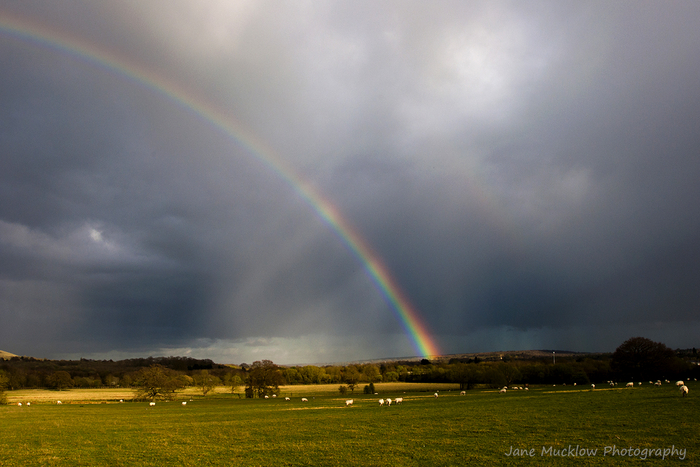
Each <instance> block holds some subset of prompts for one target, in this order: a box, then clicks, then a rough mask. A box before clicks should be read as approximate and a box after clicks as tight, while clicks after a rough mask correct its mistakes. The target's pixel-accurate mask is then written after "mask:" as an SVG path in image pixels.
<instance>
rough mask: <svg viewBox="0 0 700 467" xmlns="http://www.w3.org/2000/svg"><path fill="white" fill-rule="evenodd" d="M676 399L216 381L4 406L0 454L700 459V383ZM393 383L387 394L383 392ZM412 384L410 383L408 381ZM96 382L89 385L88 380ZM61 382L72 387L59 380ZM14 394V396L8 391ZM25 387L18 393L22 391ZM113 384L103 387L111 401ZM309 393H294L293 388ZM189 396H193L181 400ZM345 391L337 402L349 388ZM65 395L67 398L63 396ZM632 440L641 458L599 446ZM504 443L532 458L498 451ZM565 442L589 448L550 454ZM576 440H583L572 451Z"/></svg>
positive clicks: (195, 460) (671, 395) (610, 392)
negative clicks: (214, 385)
mask: <svg viewBox="0 0 700 467" xmlns="http://www.w3.org/2000/svg"><path fill="white" fill-rule="evenodd" d="M696 385H697V383H694V384H691V385H690V386H689V387H690V391H691V392H690V395H689V396H688V397H685V398H682V397H680V395H679V392H678V390H677V389H676V388H675V386H672V385H670V384H666V385H664V386H663V387H661V388H655V387H651V386H644V385H643V386H641V387H635V388H633V389H627V388H616V389H607V388H606V389H596V390H590V389H588V388H586V389H581V388H578V389H577V388H572V387H556V388H553V387H539V388H532V389H531V390H530V391H511V390H509V391H508V392H507V393H506V394H499V393H498V392H497V391H494V390H472V391H467V394H466V395H465V396H460V395H459V391H455V390H453V391H446V390H444V389H443V390H441V391H440V396H439V397H438V398H435V397H434V396H433V391H434V386H423V387H418V386H411V385H409V386H406V385H403V386H401V385H396V386H386V387H383V386H379V385H377V386H378V388H377V390H378V391H379V392H380V394H379V395H371V396H370V395H364V394H358V392H360V393H361V391H357V390H356V391H355V394H352V395H347V396H340V395H339V393H338V392H337V385H335V390H336V392H335V393H332V392H329V388H326V387H318V386H294V387H293V392H292V391H290V392H289V393H288V394H292V393H293V394H294V397H293V398H292V400H291V401H289V402H287V401H285V400H284V398H283V397H284V395H283V394H284V392H283V394H282V397H278V398H275V399H267V400H264V399H254V400H251V399H240V398H238V397H237V395H231V394H225V393H215V394H213V395H208V396H207V397H202V396H197V395H196V394H195V393H193V392H189V393H187V394H181V395H180V396H181V397H185V398H187V405H185V406H183V405H182V404H181V403H180V402H157V403H156V406H155V407H150V406H149V405H148V403H146V402H126V403H123V404H120V403H107V404H96V403H90V402H95V400H93V399H86V403H84V404H81V403H79V402H77V400H75V399H74V401H76V403H73V404H65V403H64V404H63V405H56V404H55V403H49V402H43V403H42V402H34V403H32V405H31V407H27V406H26V404H25V405H24V406H23V407H18V406H16V405H8V406H2V407H0V421H1V423H0V465H2V466H15V465H18V466H19V465H86V466H87V465H90V466H100V465H110V466H114V465H136V466H151V465H158V466H162V465H185V466H189V465H237V466H257V465H260V466H263V465H264V466H269V465H290V466H303V465H314V466H325V465H328V466H332V465H343V466H348V465H362V466H384V465H391V466H452V465H472V464H482V463H483V464H486V465H553V464H555V465H558V464H566V465H573V464H575V465H628V464H630V463H633V464H634V463H641V462H643V463H646V464H649V463H651V464H657V463H662V462H663V463H669V462H671V463H678V462H681V461H680V460H679V457H680V454H679V453H677V454H676V455H675V456H674V457H671V458H670V459H669V458H667V459H665V460H661V459H659V458H656V457H655V456H654V455H653V454H652V455H648V458H647V459H646V460H640V459H639V457H641V450H643V449H645V448H646V449H653V450H656V449H661V450H663V449H670V448H671V446H675V448H676V449H679V450H685V458H684V460H683V461H682V462H684V463H686V464H688V465H698V463H700V441H699V440H698V439H697V436H696V433H697V431H698V428H699V427H700V422H699V421H698V419H699V417H698V416H699V415H700V399H699V398H698V397H697V396H696V397H694V394H695V393H696V389H697V391H698V392H699V393H700V385H697V388H696V387H695V386H696ZM390 389H391V390H393V391H394V392H390V391H389V390H390ZM412 389H419V390H417V391H412ZM96 391H99V390H96ZM63 392H64V393H68V392H71V391H63ZM8 395H10V396H11V398H13V399H14V398H15V396H16V395H17V394H15V393H12V392H10V393H8ZM20 395H21V394H20ZM111 396H112V395H111V394H110V399H109V400H113V398H112V397H111ZM302 396H305V397H308V399H309V402H306V403H303V402H301V397H302ZM396 396H401V397H403V398H404V401H405V402H404V403H403V404H402V405H400V406H394V405H392V406H391V407H379V405H378V403H377V400H378V399H379V398H380V397H383V398H386V397H391V398H395V397H396ZM190 398H191V399H192V401H190V400H189V399H190ZM348 398H352V399H354V405H353V406H352V407H345V402H344V401H345V399H348ZM64 399H66V398H65V397H64ZM613 445H614V446H616V447H617V449H625V450H626V449H628V448H629V447H632V448H633V449H639V450H640V454H639V455H638V456H636V457H635V456H632V457H630V456H622V455H616V456H614V457H612V456H611V455H610V454H608V455H606V456H603V451H604V449H605V447H612V446H613ZM511 446H512V447H513V448H515V449H523V450H527V451H529V450H530V449H533V448H534V452H535V456H534V457H532V458H530V457H513V456H506V453H508V452H510V449H511ZM569 446H572V447H574V448H575V447H576V446H579V448H586V449H597V450H598V451H597V453H596V455H595V456H590V457H588V456H578V457H575V458H562V457H556V456H553V455H551V456H550V455H547V454H546V452H545V455H544V456H543V455H542V449H543V447H544V448H545V451H546V450H547V449H548V448H549V447H552V451H551V454H554V453H556V452H558V450H559V449H562V448H564V451H565V452H570V449H569ZM579 452H580V451H579Z"/></svg>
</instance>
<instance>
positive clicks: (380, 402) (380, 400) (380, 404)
mask: <svg viewBox="0 0 700 467" xmlns="http://www.w3.org/2000/svg"><path fill="white" fill-rule="evenodd" d="M383 405H384V399H379V406H380V407H381V406H383Z"/></svg>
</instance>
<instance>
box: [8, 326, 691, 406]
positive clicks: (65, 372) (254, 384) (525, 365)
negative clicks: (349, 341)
mask: <svg viewBox="0 0 700 467" xmlns="http://www.w3.org/2000/svg"><path fill="white" fill-rule="evenodd" d="M699 372H700V371H699V369H698V365H697V351H696V350H695V349H692V350H676V351H674V350H671V349H670V348H668V347H666V346H665V345H664V344H662V343H658V342H653V341H651V340H649V339H646V338H643V337H635V338H631V339H628V340H627V341H625V342H624V343H623V344H621V345H620V346H619V347H618V348H617V349H616V350H615V352H614V353H612V354H609V353H608V354H595V355H579V356H576V357H563V358H562V357H560V358H558V360H557V362H556V363H554V362H553V361H552V360H550V359H545V358H529V359H525V358H510V357H508V356H506V357H504V358H503V359H502V360H499V361H488V362H487V361H480V360H479V359H478V357H475V358H473V359H456V358H455V359H451V360H448V361H444V360H440V361H435V362H431V361H429V360H427V359H423V360H422V361H419V362H417V361H398V362H385V363H380V364H376V363H358V364H349V365H325V366H315V365H303V366H279V365H276V364H274V363H273V362H272V361H270V360H262V361H256V362H253V364H251V365H248V364H245V363H243V364H241V365H222V364H217V363H214V362H213V361H211V360H199V359H194V358H189V357H159V358H153V357H149V358H140V359H128V360H120V361H112V360H108V361H105V360H88V359H81V360H77V361H73V360H71V361H62V360H40V359H34V358H26V357H13V358H11V359H9V360H5V361H0V393H1V392H2V391H3V390H7V389H9V390H14V389H22V388H49V389H56V390H61V389H68V388H74V387H78V388H105V387H107V388H110V387H111V388H115V387H120V388H133V389H135V390H136V391H137V392H138V393H139V394H140V397H143V398H151V399H153V398H167V397H169V396H170V395H172V394H174V392H175V391H177V390H178V389H181V388H184V387H192V386H195V387H198V388H199V389H201V391H202V394H204V395H206V394H207V393H208V392H209V391H211V390H212V389H213V388H215V387H217V386H227V387H229V388H230V389H231V391H232V392H235V391H236V390H237V389H239V388H241V387H244V391H243V392H244V394H245V396H246V397H264V396H271V395H273V394H276V393H278V392H279V386H281V385H302V384H339V385H341V386H340V391H341V392H343V393H344V392H347V391H350V392H353V393H354V392H355V390H357V389H363V390H364V391H367V388H368V387H369V385H370V384H371V385H372V387H373V386H374V383H379V382H428V383H456V384H459V386H460V388H461V389H465V390H466V389H472V388H474V387H502V386H506V385H510V384H533V385H534V384H574V383H576V384H590V383H600V382H605V381H650V380H654V381H656V380H657V379H662V380H663V379H680V378H683V379H685V378H688V377H694V378H695V377H697V376H698V373H699ZM372 392H374V391H373V390H372ZM1 396H2V395H1V394H0V397H1Z"/></svg>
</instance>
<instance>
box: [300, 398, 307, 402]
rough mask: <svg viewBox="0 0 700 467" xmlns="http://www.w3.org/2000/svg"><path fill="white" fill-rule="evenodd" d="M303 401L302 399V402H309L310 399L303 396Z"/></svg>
mask: <svg viewBox="0 0 700 467" xmlns="http://www.w3.org/2000/svg"><path fill="white" fill-rule="evenodd" d="M301 401H302V402H309V399H307V398H306V397H302V398H301Z"/></svg>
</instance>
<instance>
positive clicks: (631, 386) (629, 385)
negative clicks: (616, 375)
mask: <svg viewBox="0 0 700 467" xmlns="http://www.w3.org/2000/svg"><path fill="white" fill-rule="evenodd" d="M625 387H628V388H633V387H634V383H627V384H626V385H625Z"/></svg>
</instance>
